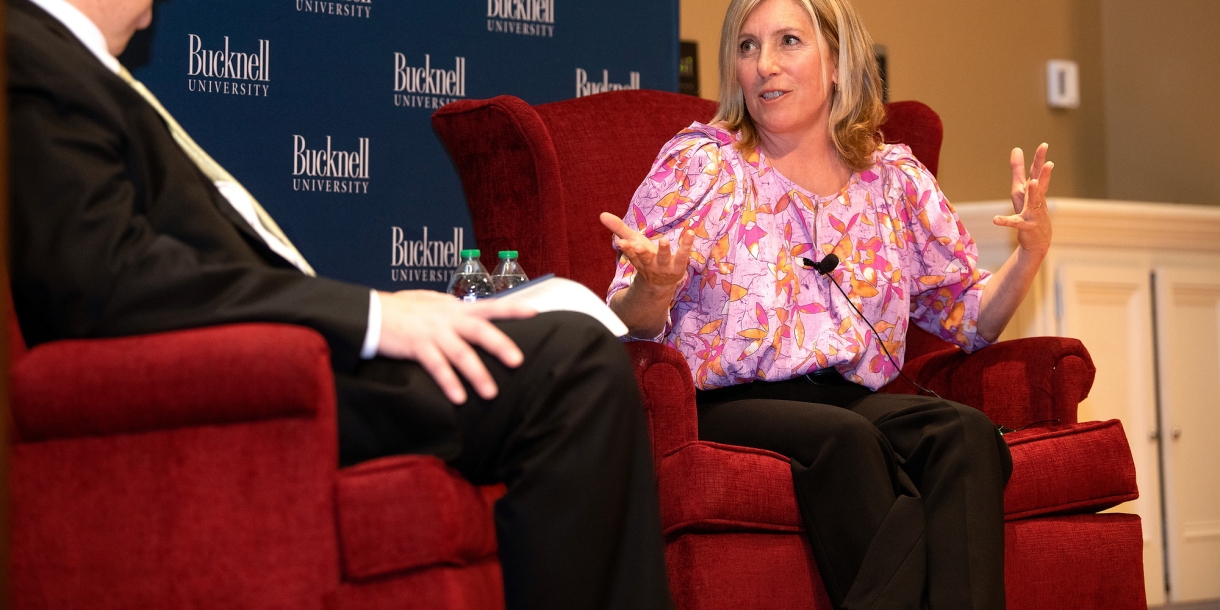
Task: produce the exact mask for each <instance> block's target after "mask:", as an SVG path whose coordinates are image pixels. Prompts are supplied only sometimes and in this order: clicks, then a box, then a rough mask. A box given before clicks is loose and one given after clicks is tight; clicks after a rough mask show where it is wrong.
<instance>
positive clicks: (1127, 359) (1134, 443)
mask: <svg viewBox="0 0 1220 610" xmlns="http://www.w3.org/2000/svg"><path fill="white" fill-rule="evenodd" d="M1057 271H1058V273H1057V280H1058V283H1057V293H1058V298H1059V301H1060V302H1059V305H1058V307H1057V308H1058V309H1059V316H1058V318H1059V334H1060V335H1062V336H1065V337H1075V338H1077V339H1080V340H1081V341H1082V342H1083V343H1084V345H1085V347H1086V348H1088V350H1089V354H1090V355H1091V356H1092V357H1093V364H1094V365H1095V366H1096V367H1097V377H1096V379H1095V380H1094V382H1093V389H1092V390H1090V392H1089V397H1088V398H1087V399H1085V400H1084V401H1083V402H1081V403H1080V421H1090V420H1106V419H1119V420H1122V422H1123V428H1124V429H1125V430H1126V432H1127V441H1128V442H1129V443H1130V444H1131V454H1132V458H1133V459H1134V460H1135V474H1136V483H1137V484H1138V485H1139V490H1140V497H1139V498H1138V499H1136V500H1134V501H1132V502H1127V503H1124V504H1122V505H1120V506H1117V507H1115V508H1114V509H1112V510H1113V511H1117V512H1128V513H1136V514H1138V515H1139V516H1140V518H1141V520H1142V521H1143V528H1144V531H1143V534H1144V585H1145V591H1146V593H1147V596H1148V603H1149V604H1150V605H1158V604H1163V603H1164V602H1165V564H1164V548H1163V546H1162V544H1163V543H1162V540H1163V538H1162V534H1161V527H1160V523H1161V505H1160V494H1159V493H1158V492H1159V490H1160V467H1159V459H1158V455H1157V454H1158V448H1157V435H1156V432H1157V418H1156V389H1155V382H1156V379H1155V377H1154V366H1155V364H1154V363H1155V360H1154V355H1153V352H1152V294H1151V288H1150V284H1151V270H1150V269H1147V268H1143V269H1141V268H1139V267H1131V266H1129V265H1127V266H1118V265H1084V264H1071V263H1061V264H1059V265H1058V266H1057Z"/></svg>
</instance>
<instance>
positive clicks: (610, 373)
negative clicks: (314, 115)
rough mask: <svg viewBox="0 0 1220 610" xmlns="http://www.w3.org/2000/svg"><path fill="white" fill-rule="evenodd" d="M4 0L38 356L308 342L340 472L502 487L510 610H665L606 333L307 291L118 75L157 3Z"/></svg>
mask: <svg viewBox="0 0 1220 610" xmlns="http://www.w3.org/2000/svg"><path fill="white" fill-rule="evenodd" d="M7 2H8V12H7V30H8V31H7V35H8V44H9V72H10V74H9V77H10V80H9V96H10V99H9V102H10V113H11V116H10V119H11V121H10V125H11V130H12V131H11V144H10V145H11V158H12V168H11V170H12V173H11V184H12V186H11V208H12V252H13V268H12V290H13V297H14V301H15V305H16V308H17V314H18V318H19V320H20V323H21V329H22V332H23V334H24V336H25V339H26V341H27V342H28V343H30V344H31V345H34V344H38V343H43V342H46V341H51V340H54V339H62V338H71V337H105V336H118V335H130V334H137V333H147V332H156V331H164V330H171V329H178V328H187V327H194V326H202V325H210V324H223V323H231V322H249V321H271V322H287V323H293V324H300V325H303V326H308V327H311V328H313V329H315V330H317V331H318V332H320V333H321V334H322V335H323V336H324V337H325V338H326V341H327V343H328V344H329V346H330V349H331V353H332V365H333V368H334V371H335V380H336V387H337V389H338V392H339V411H338V412H339V434H340V439H339V445H340V455H341V461H342V462H343V463H344V464H350V463H354V462H358V461H362V460H366V459H370V458H374V457H378V456H383V455H391V454H397V453H432V454H435V455H438V456H440V457H442V458H444V459H445V460H446V461H447V462H449V463H450V464H452V465H453V466H454V467H456V468H458V469H459V470H460V471H461V472H463V474H465V475H466V476H467V477H468V478H469V479H471V480H472V481H474V482H478V483H483V482H490V481H503V482H505V483H507V484H508V493H507V495H506V496H505V497H504V498H503V499H502V500H501V501H500V502H499V503H498V504H497V506H496V523H497V530H498V536H499V541H500V556H501V562H502V564H503V569H504V577H505V590H506V591H505V592H506V601H507V604H508V607H509V608H561V607H562V608H603V607H606V608H662V607H668V605H669V601H668V593H667V591H666V585H665V575H664V566H663V563H662V555H661V533H660V524H659V518H658V514H657V513H658V508H657V500H656V491H655V483H654V481H653V479H652V464H651V460H650V454H649V448H648V438H647V431H646V429H645V426H644V423H643V417H642V410H641V408H640V403H639V396H638V393H637V392H636V390H635V384H634V380H633V379H632V374H631V370H630V367H629V364H628V363H627V360H626V358H625V357H624V354H623V350H622V347H621V345H619V344H618V342H617V341H615V340H614V339H613V337H611V336H610V335H609V334H608V333H607V332H605V330H604V329H602V328H601V327H600V325H599V324H598V323H596V322H594V321H592V319H591V318H587V317H585V316H580V315H577V314H544V315H538V316H534V315H533V312H531V311H528V310H525V309H522V308H520V307H518V306H513V305H510V304H505V303H497V302H490V303H487V302H485V303H477V304H461V303H458V302H457V301H456V300H455V299H453V298H452V297H449V296H448V295H442V294H439V293H434V292H427V291H403V292H398V293H393V294H391V293H384V292H375V291H370V290H369V289H367V288H362V287H359V286H353V285H350V284H345V283H342V282H337V281H333V280H328V279H324V278H317V277H313V274H312V269H311V268H310V267H309V265H308V263H306V262H305V260H304V259H303V258H302V257H301V256H300V254H299V253H298V252H297V251H296V249H295V248H294V247H292V245H291V242H289V241H288V240H287V238H286V237H284V236H283V234H282V233H280V232H279V229H278V227H276V226H275V223H274V222H273V221H271V220H270V218H269V217H267V216H266V214H265V212H263V210H262V208H261V207H260V206H259V205H258V203H257V201H255V200H254V198H253V197H251V196H250V194H249V193H248V192H246V191H245V189H244V188H242V187H241V185H240V184H238V183H237V182H236V180H234V179H233V178H232V176H230V175H228V173H227V172H225V171H224V170H223V168H221V167H220V166H219V165H217V164H216V163H215V162H214V161H213V160H211V158H210V157H208V156H207V155H206V153H204V152H203V151H202V150H200V149H198V147H197V146H196V145H195V144H194V142H193V141H192V140H191V139H190V137H189V136H188V135H186V134H185V132H184V131H183V130H182V129H181V128H180V126H178V125H177V123H176V122H175V121H174V120H173V118H172V117H171V116H169V114H168V113H167V112H165V111H164V109H163V108H161V107H160V104H158V103H157V102H156V100H155V98H153V97H152V95H151V94H150V93H149V92H148V91H147V90H146V89H143V86H142V85H140V84H139V83H137V82H135V81H134V80H132V79H131V77H130V75H129V74H128V73H127V72H126V70H125V69H123V68H122V67H121V66H120V65H119V63H118V61H117V60H116V59H115V56H117V55H118V54H120V53H121V52H122V51H123V49H124V48H125V47H126V45H127V43H128V41H129V40H130V39H131V36H132V35H133V34H134V32H135V31H136V30H138V29H142V28H144V27H147V26H148V25H149V23H150V22H151V19H152V0H32V1H31V0H7ZM493 321H495V322H494V323H493ZM455 369H456V371H455ZM459 374H460V375H461V377H463V378H465V383H464V382H463V380H462V379H461V378H459V376H458V375H459ZM472 390H473V395H472V394H471V391H472Z"/></svg>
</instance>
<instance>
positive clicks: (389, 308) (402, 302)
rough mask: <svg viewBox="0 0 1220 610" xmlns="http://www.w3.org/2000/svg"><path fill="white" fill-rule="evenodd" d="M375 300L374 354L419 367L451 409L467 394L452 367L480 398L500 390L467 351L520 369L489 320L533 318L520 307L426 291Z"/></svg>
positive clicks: (516, 354) (516, 352)
mask: <svg viewBox="0 0 1220 610" xmlns="http://www.w3.org/2000/svg"><path fill="white" fill-rule="evenodd" d="M378 295H379V296H380V298H381V338H380V343H379V344H378V347H377V353H378V354H380V355H382V356H386V357H388V358H399V359H406V360H414V361H416V362H418V363H419V364H420V365H421V366H423V367H424V370H426V371H428V374H430V375H432V378H433V379H435V380H436V384H437V385H438V386H440V388H441V391H442V392H444V393H445V396H446V397H448V398H449V400H450V401H452V402H453V403H454V404H461V403H464V402H466V389H465V388H464V387H463V386H462V381H461V380H460V379H458V376H457V373H455V372H454V370H453V369H454V368H455V367H456V368H457V370H458V372H460V373H461V374H462V376H463V377H465V378H466V380H467V381H469V382H470V385H472V386H474V389H475V392H478V394H479V396H481V397H483V398H484V399H488V400H490V399H492V398H495V396H496V393H497V392H498V391H499V389H498V388H496V382H495V380H493V379H492V378H491V374H490V373H488V372H487V367H485V366H483V361H482V360H480V359H479V355H478V353H476V352H475V351H474V347H472V346H478V347H481V348H483V349H484V350H487V352H488V353H490V354H491V355H493V356H495V357H496V358H499V359H500V361H501V362H503V363H504V364H505V365H507V366H510V367H516V366H519V365H520V364H521V361H522V358H523V356H522V355H521V350H520V349H519V348H518V347H517V345H516V344H515V343H513V341H512V339H509V338H508V336H507V335H505V334H504V333H503V332H501V331H500V329H498V328H496V327H495V326H493V325H492V323H491V322H490V321H491V320H506V319H520V318H529V317H532V316H533V315H534V314H535V313H537V312H536V311H534V310H533V309H531V308H529V307H526V306H524V305H520V304H516V303H508V302H504V301H499V300H495V299H489V300H485V301H479V302H477V303H463V302H461V301H459V300H457V298H455V297H454V296H452V295H448V294H444V293H441V292H434V291H431V290H402V291H399V292H395V293H388V292H379V293H378Z"/></svg>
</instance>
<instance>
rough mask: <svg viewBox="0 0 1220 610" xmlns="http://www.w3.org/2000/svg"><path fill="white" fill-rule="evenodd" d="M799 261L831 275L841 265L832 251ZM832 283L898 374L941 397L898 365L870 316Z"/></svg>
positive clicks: (821, 272)
mask: <svg viewBox="0 0 1220 610" xmlns="http://www.w3.org/2000/svg"><path fill="white" fill-rule="evenodd" d="M797 262H799V263H800V264H801V266H802V267H806V268H809V269H813V270H814V271H817V272H818V273H819V274H821V275H825V276H827V277H829V276H830V272H831V271H834V270H835V268H836V267H838V266H839V257H838V256H837V255H835V254H834V253H831V254H827V255H826V257H825V258H823V259H822V260H820V261H818V262H816V263H815V262H813V261H812V260H809V259H807V258H800V259H797ZM830 283H831V284H832V285H834V287H835V288H838V289H839V293H841V294H842V295H843V299H844V300H846V301H847V304H848V305H851V308H852V311H855V312H856V315H858V316H860V319H861V320H864V323H865V324H868V328H869V330H872V331H873V336H875V337H877V345H880V346H881V351H883V352H885V356H886V358H889V359H890V364H892V365H894V368H896V369H898V374H899V375H902V378H903V379H906V380H907V382H908V383H910V384H911V385H913V386H915V387H917V388H919V389H920V390H922V391H924V392H927V393H928V394H931V395H933V396H935V397H937V398H940V394H937V393H936V392H933V391H932V390H929V389H928V388H925V387H923V386H921V385H919V384H918V383H915V380H914V379H911V378H910V377H907V374H906V373H904V372H902V367H900V366H898V362H897V361H896V360H894V356H892V355H890V350H889V349H887V348H886V347H885V341H882V340H881V333H879V332H877V329H876V328H875V327H874V326H873V323H872V322H869V321H868V318H866V317H864V313H863V312H861V311H860V310H859V309H858V308H857V307H856V304H855V303H852V302H851V299H850V298H848V296H847V293H846V292H843V287H842V286H840V285H839V283H838V282H836V281H834V280H833V279H831V280H830ZM940 399H941V400H944V399H943V398H940Z"/></svg>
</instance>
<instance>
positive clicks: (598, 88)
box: [576, 68, 640, 97]
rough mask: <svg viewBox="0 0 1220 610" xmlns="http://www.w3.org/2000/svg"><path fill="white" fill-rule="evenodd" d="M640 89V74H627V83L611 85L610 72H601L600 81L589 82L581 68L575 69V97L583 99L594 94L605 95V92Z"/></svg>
mask: <svg viewBox="0 0 1220 610" xmlns="http://www.w3.org/2000/svg"><path fill="white" fill-rule="evenodd" d="M639 88H640V73H639V72H629V73H628V74H627V83H626V84H623V83H612V82H610V71H609V70H602V79H601V80H600V81H596V80H595V81H590V80H589V74H588V73H587V72H585V71H584V70H583V69H581V68H577V69H576V97H584V96H586V95H593V94H594V93H605V92H606V91H620V90H623V89H639Z"/></svg>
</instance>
